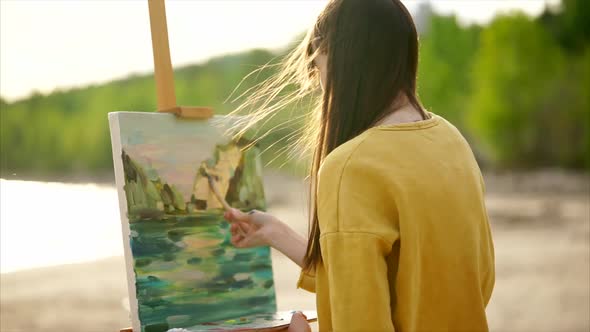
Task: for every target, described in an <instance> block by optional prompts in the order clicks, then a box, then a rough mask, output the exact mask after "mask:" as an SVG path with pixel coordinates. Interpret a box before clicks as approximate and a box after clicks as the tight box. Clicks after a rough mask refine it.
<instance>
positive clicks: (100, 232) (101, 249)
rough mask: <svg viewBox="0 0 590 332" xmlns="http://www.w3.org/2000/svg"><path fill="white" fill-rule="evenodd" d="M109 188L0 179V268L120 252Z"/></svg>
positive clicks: (118, 226) (118, 225)
mask: <svg viewBox="0 0 590 332" xmlns="http://www.w3.org/2000/svg"><path fill="white" fill-rule="evenodd" d="M118 204H119V203H118V199H117V192H116V190H115V188H114V187H111V186H102V185H96V184H65V183H56V182H35V181H15V180H5V179H0V271H1V272H2V273H7V272H14V271H19V270H23V269H29V268H35V267H42V266H52V265H60V264H69V263H77V262H84V261H91V260H96V259H100V258H106V257H111V256H122V255H123V242H122V236H121V220H120V215H119V205H118Z"/></svg>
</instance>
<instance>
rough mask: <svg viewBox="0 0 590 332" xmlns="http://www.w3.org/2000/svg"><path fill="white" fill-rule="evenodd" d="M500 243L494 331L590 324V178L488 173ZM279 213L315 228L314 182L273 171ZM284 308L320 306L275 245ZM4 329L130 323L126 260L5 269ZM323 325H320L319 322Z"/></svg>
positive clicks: (103, 330) (299, 226) (107, 329)
mask: <svg viewBox="0 0 590 332" xmlns="http://www.w3.org/2000/svg"><path fill="white" fill-rule="evenodd" d="M485 179H486V185H487V197H486V200H487V206H488V210H489V214H490V218H491V222H492V230H493V236H494V242H495V248H496V269H497V271H496V285H495V289H494V293H493V296H492V300H491V303H490V305H489V306H488V319H489V324H490V328H491V330H492V331H499V332H500V331H523V332H525V331H537V332H539V331H547V332H552V331H589V330H590V316H589V315H590V285H589V282H588V280H590V178H589V176H588V174H585V175H584V174H582V175H580V174H566V173H562V172H556V171H550V172H542V173H535V174H526V175H522V174H521V175H514V174H507V175H494V174H486V175H485ZM266 186H267V196H268V202H269V206H270V208H269V211H270V212H271V213H274V214H276V215H277V216H278V217H279V218H281V219H282V220H284V221H285V222H287V223H288V224H290V225H291V226H292V227H294V228H295V229H296V230H297V231H298V232H300V233H301V234H305V233H306V231H307V225H306V219H305V218H306V217H305V216H306V209H305V202H306V200H305V195H304V194H303V192H304V185H303V183H302V181H301V180H300V179H299V178H296V177H292V176H286V175H282V174H279V173H271V174H269V175H268V176H267V179H266ZM273 270H274V276H275V287H276V292H277V304H278V308H279V310H290V309H315V298H314V295H313V294H311V293H308V292H306V291H304V290H301V289H299V290H298V289H296V288H295V284H296V281H297V278H298V276H299V269H298V267H297V266H296V265H295V264H294V263H292V262H290V261H289V260H288V259H287V258H285V257H283V256H282V255H281V254H279V253H277V252H274V251H273ZM0 279H1V280H0V290H1V292H0V312H1V317H0V330H1V331H2V332H22V331H27V332H29V331H60V332H70V331H71V332H74V331H76V332H81V331H89V332H91V331H92V332H93V331H100V332H116V331H118V330H119V328H122V327H126V326H129V325H130V320H129V317H128V311H127V309H126V307H127V305H128V304H127V283H126V276H125V265H124V260H123V258H122V257H112V258H108V259H102V260H98V261H92V262H86V263H80V264H72V265H63V266H55V267H48V268H37V269H31V270H25V271H18V272H13V273H6V274H1V275H0ZM313 325H314V330H317V324H313Z"/></svg>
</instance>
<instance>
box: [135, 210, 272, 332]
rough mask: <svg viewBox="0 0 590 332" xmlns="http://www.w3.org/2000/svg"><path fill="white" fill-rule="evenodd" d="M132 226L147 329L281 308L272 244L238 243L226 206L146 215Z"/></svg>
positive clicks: (141, 314)
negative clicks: (151, 217) (233, 240)
mask: <svg viewBox="0 0 590 332" xmlns="http://www.w3.org/2000/svg"><path fill="white" fill-rule="evenodd" d="M130 229H131V250H132V252H133V257H134V260H135V266H134V270H135V273H136V288H137V300H138V305H139V317H140V321H141V322H142V326H143V327H144V328H145V331H162V330H165V329H167V328H172V327H184V326H190V325H194V324H197V323H202V322H206V321H212V320H219V319H226V318H232V317H236V316H240V315H244V314H245V313H264V312H273V311H275V310H276V303H275V292H274V287H273V286H274V285H273V275H272V266H271V263H270V250H269V248H268V247H259V248H250V249H239V248H235V247H234V246H233V245H232V244H231V243H230V237H231V234H230V232H229V224H228V223H227V222H226V221H225V220H224V219H223V216H222V212H221V211H207V212H205V213H199V214H192V215H183V216H169V217H166V218H162V219H155V220H148V221H146V220H144V221H141V222H134V223H131V224H130Z"/></svg>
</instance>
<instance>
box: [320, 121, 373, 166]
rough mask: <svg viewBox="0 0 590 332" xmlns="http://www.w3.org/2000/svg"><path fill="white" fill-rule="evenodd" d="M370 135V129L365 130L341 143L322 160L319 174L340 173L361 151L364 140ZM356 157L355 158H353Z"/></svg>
mask: <svg viewBox="0 0 590 332" xmlns="http://www.w3.org/2000/svg"><path fill="white" fill-rule="evenodd" d="M370 136H371V132H370V131H365V132H363V133H361V134H360V135H358V136H356V137H354V138H352V139H350V140H348V141H346V142H344V143H342V144H341V145H340V146H338V147H337V148H336V149H334V150H332V151H331V152H330V153H329V154H328V155H327V156H326V157H325V158H324V160H323V161H322V164H321V165H320V169H319V174H320V175H321V174H322V173H329V174H336V173H341V172H342V170H343V169H344V168H345V166H346V165H347V164H349V163H350V161H351V159H353V156H355V157H356V156H358V155H359V152H362V148H363V146H364V144H363V143H364V142H365V141H366V140H367V138H369V137H370ZM354 159H356V158H354Z"/></svg>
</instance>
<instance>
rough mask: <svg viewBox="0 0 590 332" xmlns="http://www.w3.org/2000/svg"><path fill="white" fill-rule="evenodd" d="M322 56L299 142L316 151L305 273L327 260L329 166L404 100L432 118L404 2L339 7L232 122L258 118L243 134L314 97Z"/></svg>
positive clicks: (326, 13)
mask: <svg viewBox="0 0 590 332" xmlns="http://www.w3.org/2000/svg"><path fill="white" fill-rule="evenodd" d="M320 53H322V54H325V55H326V56H327V75H326V80H325V82H322V83H323V91H322V92H321V95H320V97H319V98H315V103H316V107H315V109H314V110H313V111H312V112H309V113H305V114H306V115H307V116H309V118H308V123H309V125H307V126H305V128H304V130H306V132H305V133H304V134H303V135H301V136H300V139H299V143H302V144H303V146H305V147H307V151H312V162H311V169H310V173H309V175H310V195H309V199H310V201H309V207H310V228H309V240H308V244H307V251H306V255H305V258H304V269H305V270H311V269H313V268H314V267H315V265H316V264H317V263H318V262H320V261H321V260H322V258H321V252H320V241H319V239H320V228H319V223H318V217H317V209H316V205H315V197H316V188H317V182H318V181H317V180H318V171H319V169H320V165H321V164H322V161H323V160H324V158H325V157H326V156H327V155H328V154H329V153H330V152H331V151H333V150H334V149H336V148H337V147H338V146H340V145H341V144H343V143H345V142H346V141H348V140H350V139H352V138H354V137H355V136H357V135H359V134H360V133H362V132H363V131H365V130H366V129H368V128H370V127H371V126H373V125H375V124H376V123H377V122H379V120H381V119H383V118H384V117H385V116H387V115H388V114H390V113H391V112H392V109H393V110H395V109H397V108H399V107H401V106H403V105H401V104H399V101H400V100H403V101H407V102H408V103H410V104H411V105H413V106H414V107H415V108H416V109H418V110H420V111H421V112H422V116H423V117H424V118H426V117H427V116H426V114H425V111H424V109H423V107H422V105H421V104H420V102H419V100H418V97H417V95H416V72H417V66H418V35H417V31H416V27H415V25H414V22H413V20H412V17H411V15H410V13H409V12H408V10H407V9H406V7H405V6H404V5H403V4H402V3H401V1H399V0H332V1H330V2H329V3H328V4H327V6H326V8H325V9H324V10H323V12H322V13H321V14H320V15H319V17H318V19H317V21H316V23H315V25H314V26H313V28H312V29H310V30H309V32H308V33H307V35H306V36H305V38H304V39H303V41H302V42H301V43H300V44H299V45H298V46H297V47H296V48H295V49H294V50H293V51H292V52H291V53H290V54H289V55H288V56H287V57H286V60H285V61H283V62H282V63H281V64H280V65H281V70H280V71H279V72H278V74H276V75H275V76H274V77H272V78H271V79H269V80H267V81H264V82H262V83H260V84H259V85H258V86H255V87H254V89H252V90H250V91H247V93H250V94H249V96H248V99H247V100H246V102H244V103H243V104H242V105H241V106H240V107H238V109H236V111H234V112H233V113H232V114H235V113H238V112H241V111H244V110H248V111H251V110H252V109H255V111H253V112H248V115H247V116H246V117H245V118H244V122H243V123H242V124H243V126H242V130H241V131H239V132H238V133H237V134H238V135H240V134H242V133H244V132H245V131H246V130H247V129H248V128H251V127H252V126H253V125H254V124H255V123H257V122H259V121H261V120H262V119H265V118H268V117H272V116H273V114H274V113H275V111H276V110H279V109H281V108H283V107H285V106H287V105H289V104H291V103H292V102H293V101H294V100H299V99H301V98H304V97H307V96H310V95H312V96H313V95H314V93H315V92H316V91H317V90H318V86H319V84H318V83H319V73H318V70H317V68H315V66H314V62H313V60H314V58H315V57H316V56H317V55H318V54H320ZM293 84H294V85H295V86H296V87H297V88H296V89H290V88H289V87H290V86H292V85H293ZM394 102H395V103H397V104H396V105H393V104H392V103H394Z"/></svg>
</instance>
